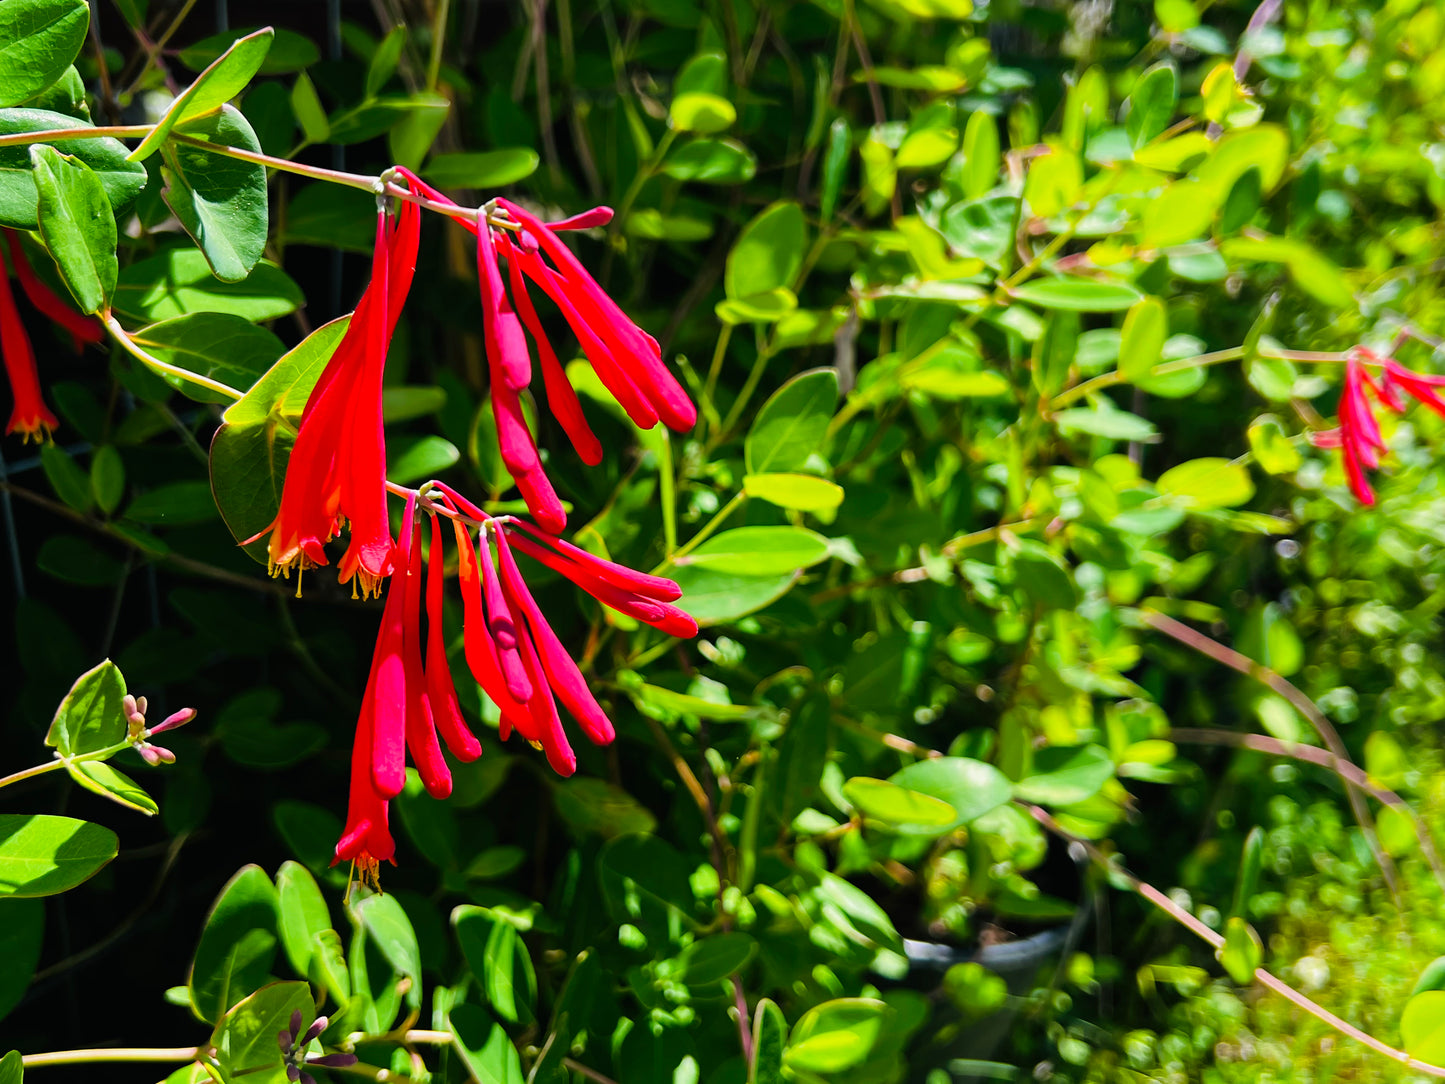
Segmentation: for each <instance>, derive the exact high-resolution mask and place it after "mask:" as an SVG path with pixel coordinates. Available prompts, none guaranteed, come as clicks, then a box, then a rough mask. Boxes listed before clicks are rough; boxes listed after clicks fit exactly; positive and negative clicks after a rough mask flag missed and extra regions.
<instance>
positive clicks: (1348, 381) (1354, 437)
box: [1310, 353, 1390, 505]
mask: <svg viewBox="0 0 1445 1084" xmlns="http://www.w3.org/2000/svg"><path fill="white" fill-rule="evenodd" d="M1367 385H1368V386H1369V388H1370V389H1371V390H1372V391H1373V392H1374V393H1375V396H1376V397H1377V398H1378V399H1380V400H1381V401H1382V402H1387V403H1388V402H1390V398H1389V397H1388V396H1387V395H1386V393H1385V392H1384V391H1383V390H1382V389H1381V387H1380V386H1379V385H1378V384H1376V383H1375V382H1374V380H1372V379H1371V378H1370V375H1369V374H1368V373H1367V372H1365V367H1364V364H1363V363H1362V361H1361V358H1360V356H1359V354H1358V353H1355V354H1352V355H1351V357H1350V358H1349V360H1348V361H1346V362H1345V388H1344V391H1343V392H1342V393H1341V395H1340V406H1339V417H1340V424H1339V428H1337V429H1330V430H1326V431H1325V432H1321V433H1314V434H1312V435H1311V438H1310V439H1311V440H1312V441H1313V443H1314V444H1315V445H1316V447H1320V448H1339V449H1340V451H1341V453H1342V454H1343V456H1344V463H1345V477H1346V478H1348V479H1349V483H1350V490H1351V492H1353V493H1354V495H1355V497H1356V498H1358V499H1359V501H1360V503H1361V504H1365V505H1373V504H1374V503H1375V491H1374V490H1372V489H1371V488H1370V482H1369V479H1368V477H1366V475H1365V470H1366V468H1369V469H1370V470H1374V469H1375V468H1376V467H1378V466H1379V465H1380V455H1379V453H1380V452H1383V451H1385V442H1384V440H1383V439H1381V437H1380V425H1379V423H1378V422H1377V421H1376V420H1375V412H1374V410H1373V409H1372V408H1371V406H1370V401H1369V398H1368V397H1367V396H1366V395H1365V388H1366V386H1367Z"/></svg>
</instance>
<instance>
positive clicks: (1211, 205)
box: [1139, 181, 1219, 248]
mask: <svg viewBox="0 0 1445 1084" xmlns="http://www.w3.org/2000/svg"><path fill="white" fill-rule="evenodd" d="M1218 206H1219V201H1218V199H1217V198H1216V196H1215V192H1214V189H1213V188H1211V187H1209V186H1208V185H1205V184H1201V183H1199V182H1198V181H1175V182H1174V183H1173V184H1171V185H1169V187H1167V188H1165V189H1164V191H1162V192H1160V193H1159V194H1158V195H1156V196H1154V197H1152V198H1151V199H1150V200H1149V202H1148V203H1147V204H1146V205H1145V207H1144V214H1143V216H1142V217H1141V219H1140V223H1139V244H1140V245H1141V246H1142V247H1144V248H1167V247H1169V246H1170V245H1182V244H1183V243H1184V242H1186V241H1193V240H1196V239H1198V238H1200V237H1203V236H1205V235H1206V234H1208V233H1209V226H1210V223H1211V222H1212V221H1213V219H1214V212H1215V210H1216V209H1217V208H1218Z"/></svg>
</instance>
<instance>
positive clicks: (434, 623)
mask: <svg viewBox="0 0 1445 1084" xmlns="http://www.w3.org/2000/svg"><path fill="white" fill-rule="evenodd" d="M431 539H432V552H431V555H430V558H429V560H428V561H427V578H428V582H427V585H426V591H425V593H426V612H427V634H426V650H425V652H423V650H422V634H421V609H422V594H423V589H422V582H421V581H422V559H421V540H420V524H418V523H417V521H416V496H415V494H413V495H412V496H411V497H410V498H409V499H408V500H407V504H406V512H405V513H404V514H403V517H402V529H401V538H400V540H399V541H398V543H397V546H396V554H395V566H396V571H395V572H394V573H393V575H392V577H391V587H390V589H389V590H388V591H387V596H386V606H385V608H384V610H383V612H382V617H381V630H380V632H379V633H378V635H377V638H376V650H375V652H374V653H373V655H372V660H371V675H370V677H369V678H368V679H367V684H366V695H365V697H364V698H363V700H362V705H361V715H360V717H359V719H358V720H357V725H356V744H355V746H354V748H353V750H352V758H351V801H350V806H349V810H348V814H347V823H346V829H345V831H344V832H343V833H342V836H341V840H340V842H339V843H337V845H336V861H338V862H339V861H342V860H343V859H350V860H352V861H355V862H356V863H357V864H358V865H360V866H361V867H362V869H363V872H374V870H375V867H376V864H377V862H378V861H382V860H385V859H389V858H390V857H391V855H392V853H393V851H394V845H393V842H392V839H391V835H390V832H389V831H388V830H387V806H388V803H389V802H390V800H391V799H392V798H395V797H396V796H397V795H398V794H400V793H401V790H402V787H404V786H405V785H406V755H407V753H408V752H410V754H411V758H412V762H413V763H414V764H415V765H416V768H417V773H418V774H419V775H420V776H421V779H422V783H423V784H424V785H425V787H426V789H427V793H429V794H430V795H431V796H432V797H434V798H445V797H446V796H447V795H449V794H450V793H451V789H452V778H451V769H450V768H449V767H448V766H447V762H446V758H445V757H444V756H443V755H442V750H441V744H440V743H439V742H438V740H437V732H438V731H440V732H441V737H442V739H443V740H445V742H446V745H447V748H448V749H450V750H451V752H452V754H453V755H454V756H455V757H456V758H457V759H458V760H461V761H463V762H466V761H471V760H475V759H476V758H477V757H478V756H480V755H481V752H482V747H481V743H479V742H478V741H477V739H476V737H475V736H474V735H473V734H472V732H471V730H470V729H469V728H468V727H467V725H466V722H465V721H464V720H463V719H462V715H461V709H460V707H459V706H458V704H457V693H456V687H455V685H454V684H453V683H452V677H451V669H450V667H449V665H448V663H447V657H446V636H445V632H444V630H443V627H442V601H443V598H442V589H443V580H442V576H443V556H442V546H441V535H440V532H439V529H438V527H437V523H436V520H435V518H433V520H432V527H431ZM465 548H467V549H469V548H470V547H465Z"/></svg>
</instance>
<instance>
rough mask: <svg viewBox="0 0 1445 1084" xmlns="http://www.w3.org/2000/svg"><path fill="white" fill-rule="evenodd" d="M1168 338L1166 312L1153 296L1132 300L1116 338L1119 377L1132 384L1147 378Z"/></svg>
mask: <svg viewBox="0 0 1445 1084" xmlns="http://www.w3.org/2000/svg"><path fill="white" fill-rule="evenodd" d="M1167 338H1169V312H1168V310H1167V309H1165V307H1164V302H1162V301H1160V300H1159V299H1158V298H1157V297H1145V298H1142V299H1140V300H1139V301H1136V302H1135V303H1134V304H1133V306H1132V307H1130V309H1129V311H1128V313H1126V314H1125V316H1124V327H1123V330H1122V331H1121V332H1120V338H1119V375H1120V376H1122V377H1123V378H1124V379H1125V380H1127V381H1129V382H1130V383H1131V384H1132V383H1138V382H1139V381H1140V380H1142V379H1145V378H1147V377H1148V376H1149V374H1150V371H1151V370H1152V369H1153V368H1154V366H1156V365H1158V364H1159V359H1160V357H1161V355H1162V354H1163V351H1164V340H1165V339H1167Z"/></svg>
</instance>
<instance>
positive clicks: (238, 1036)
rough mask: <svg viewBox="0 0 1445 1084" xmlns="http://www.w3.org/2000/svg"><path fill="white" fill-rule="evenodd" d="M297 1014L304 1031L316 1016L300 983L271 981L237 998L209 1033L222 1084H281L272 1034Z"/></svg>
mask: <svg viewBox="0 0 1445 1084" xmlns="http://www.w3.org/2000/svg"><path fill="white" fill-rule="evenodd" d="M298 1011H299V1012H300V1013H301V1030H302V1031H303V1032H304V1031H305V1030H306V1029H307V1028H308V1027H310V1026H311V1022H312V1021H313V1020H314V1019H315V1018H316V1006H315V1005H314V1004H313V1003H312V1000H311V988H310V987H309V986H307V985H306V983H304V982H273V983H271V984H270V985H269V986H263V987H261V988H260V989H259V990H257V991H256V992H255V993H253V994H251V995H249V996H248V997H246V998H244V999H243V1000H242V1001H240V1002H239V1003H238V1004H237V1005H236V1006H235V1007H234V1008H232V1009H231V1011H230V1012H228V1013H226V1015H225V1018H224V1019H222V1020H220V1021H219V1022H218V1023H217V1024H216V1029H215V1031H213V1032H212V1033H211V1046H212V1047H214V1048H215V1051H216V1055H215V1057H216V1063H217V1064H218V1066H219V1067H220V1074H221V1079H222V1081H224V1082H225V1084H283V1082H284V1081H285V1080H286V1079H287V1078H286V1063H285V1062H284V1061H283V1060H282V1057H281V1048H280V1047H279V1046H278V1045H277V1042H276V1036H277V1034H278V1033H279V1032H284V1031H287V1030H289V1029H290V1027H291V1017H292V1014H293V1013H296V1012H298Z"/></svg>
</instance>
